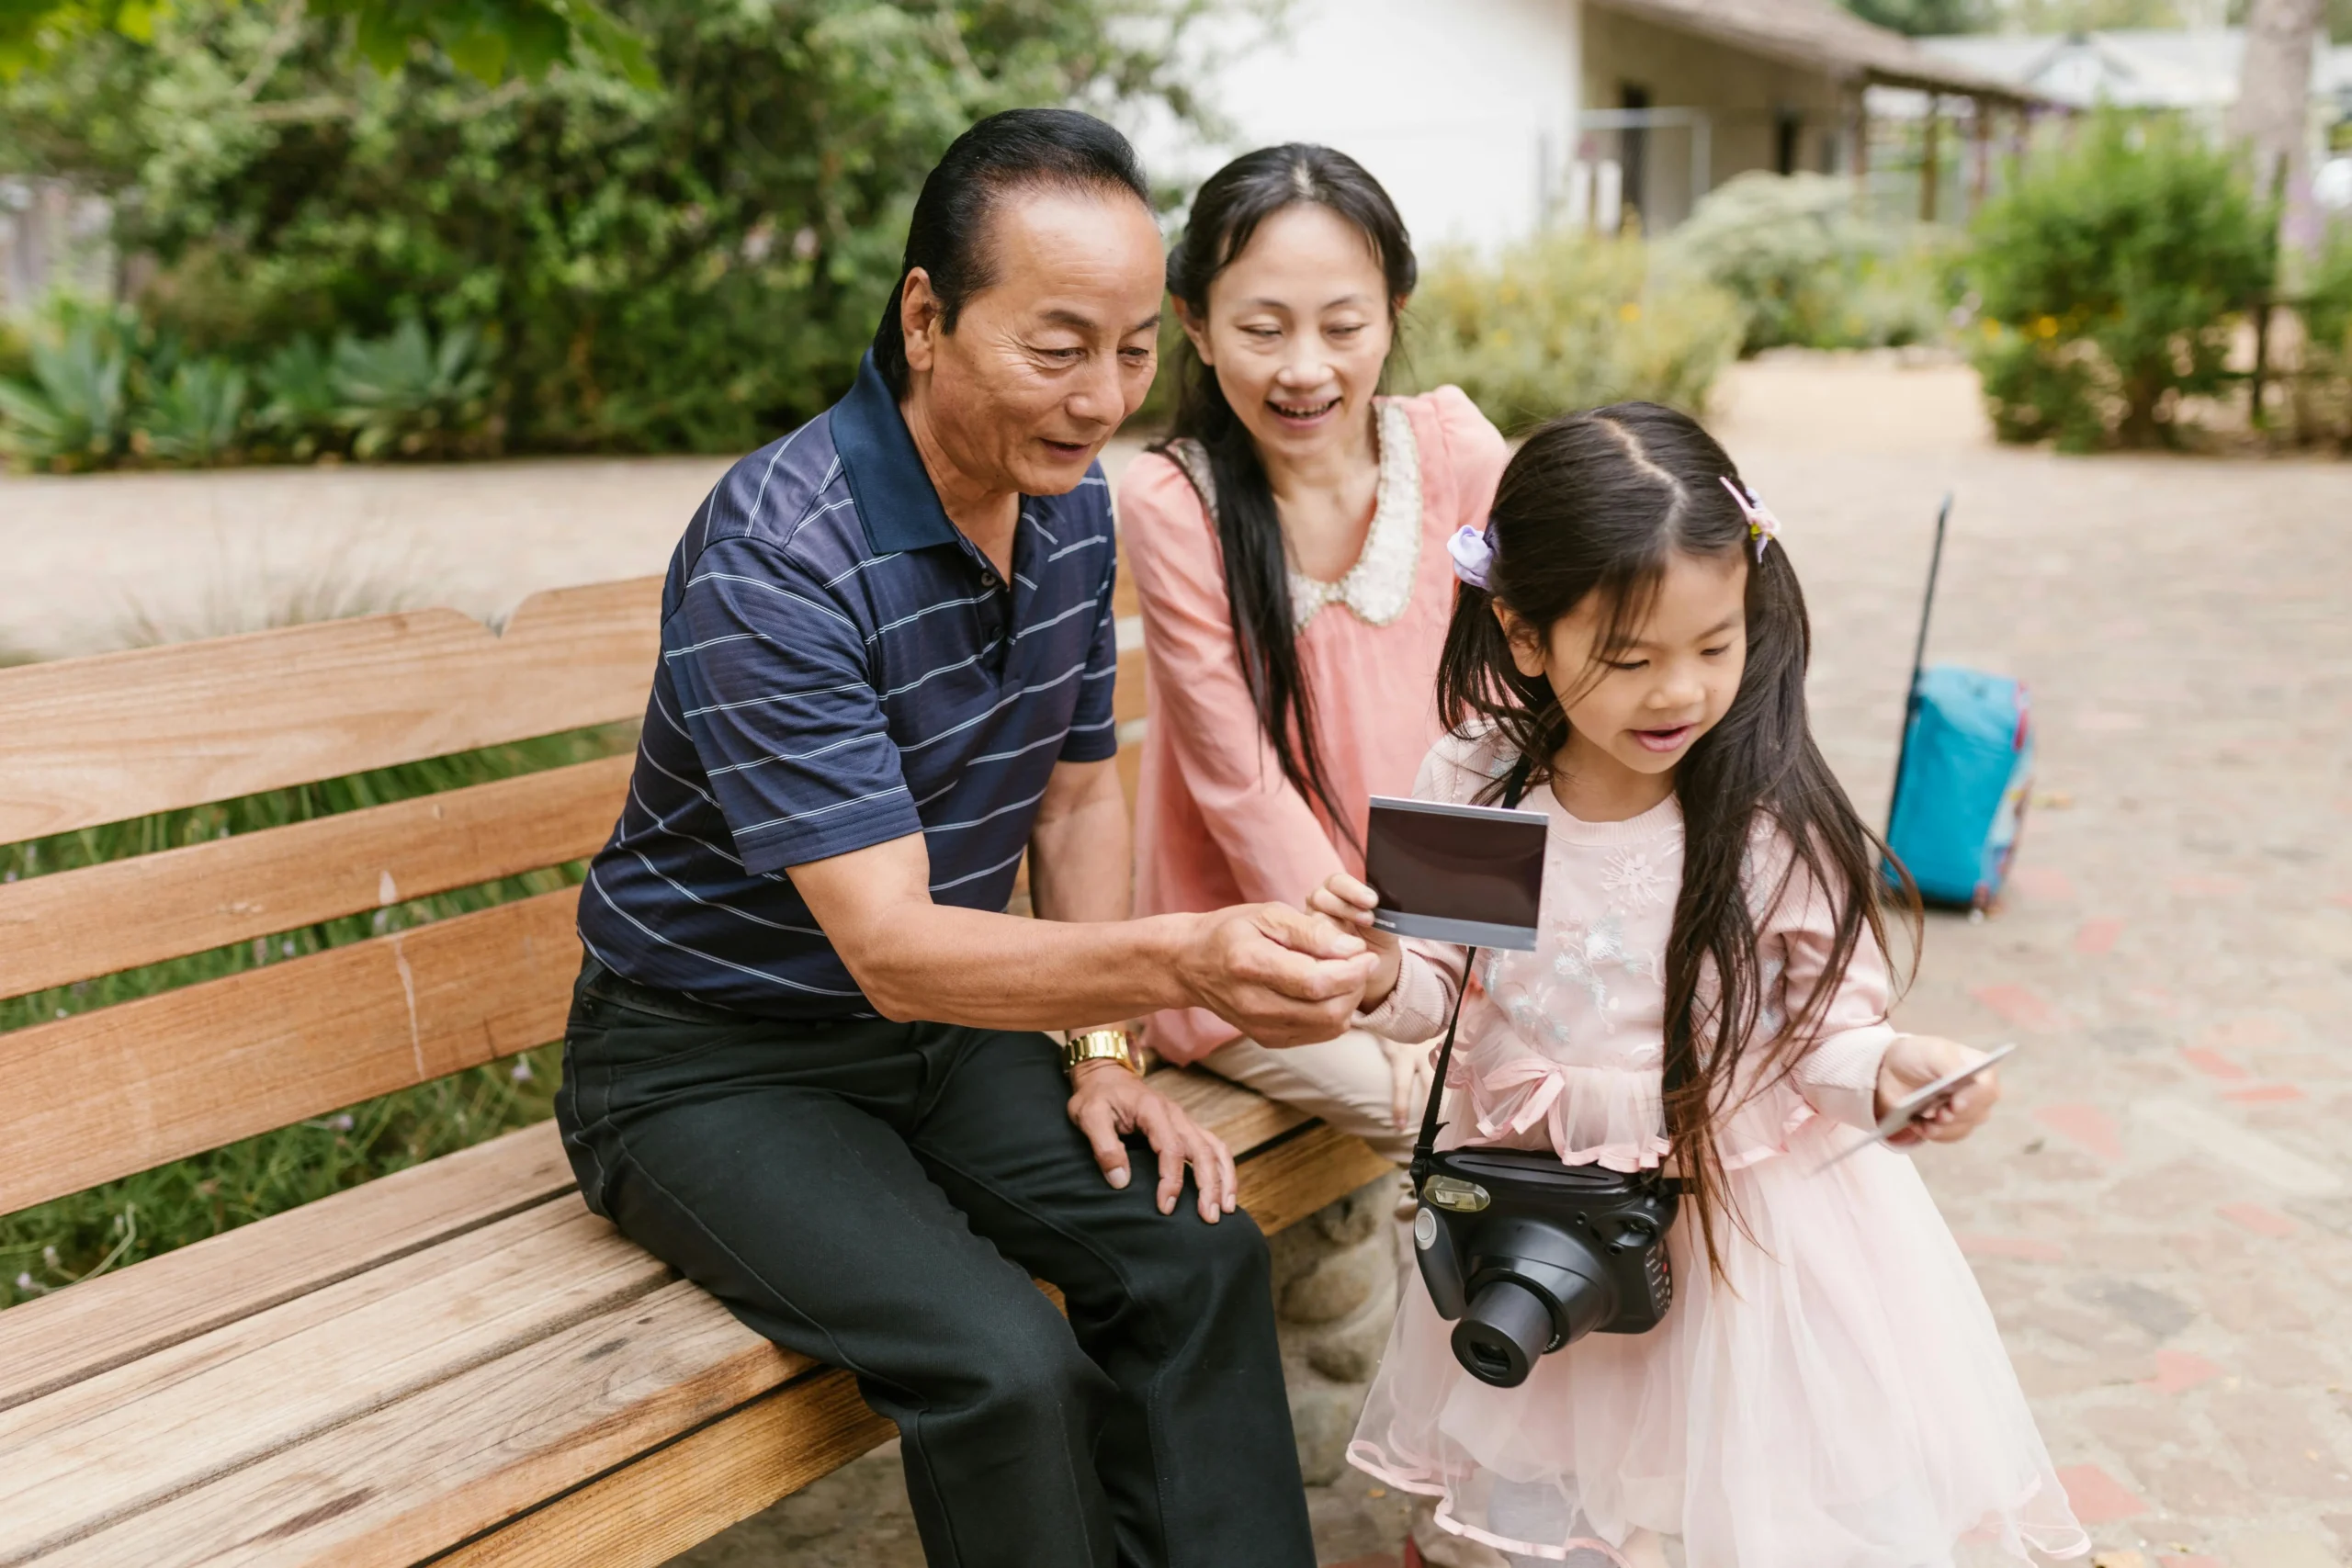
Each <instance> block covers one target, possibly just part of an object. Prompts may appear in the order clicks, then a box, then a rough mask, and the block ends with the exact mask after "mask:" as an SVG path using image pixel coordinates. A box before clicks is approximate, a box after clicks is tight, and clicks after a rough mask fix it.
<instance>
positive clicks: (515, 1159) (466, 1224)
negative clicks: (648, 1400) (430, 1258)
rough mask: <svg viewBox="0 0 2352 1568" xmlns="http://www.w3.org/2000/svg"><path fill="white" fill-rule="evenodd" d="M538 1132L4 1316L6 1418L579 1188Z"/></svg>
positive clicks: (0, 1387)
mask: <svg viewBox="0 0 2352 1568" xmlns="http://www.w3.org/2000/svg"><path fill="white" fill-rule="evenodd" d="M571 1185H572V1182H571V1163H570V1162H569V1161H568V1160H566V1159H565V1158H564V1154H563V1145H562V1144H561V1143H560V1141H559V1140H558V1139H557V1136H556V1129H555V1123H554V1122H539V1123H537V1124H536V1125H534V1126H529V1127H525V1128H522V1129H520V1130H518V1131H516V1132H513V1133H509V1134H505V1135H504V1136H503V1137H498V1138H492V1140H490V1141H489V1142H488V1143H485V1144H477V1145H474V1146H473V1147H472V1148H469V1149H462V1150H460V1151H458V1153H456V1154H453V1155H447V1156H443V1157H442V1158H439V1159H433V1160H427V1161H425V1162H424V1164H423V1165H418V1166H412V1167H410V1168H408V1169H406V1170H401V1171H395V1172H394V1173H392V1174H391V1175H390V1176H385V1177H380V1178H379V1179H376V1180H374V1181H370V1182H368V1183H367V1184H366V1185H365V1186H361V1187H355V1188H353V1189H351V1190H348V1191H345V1192H337V1193H335V1194H334V1195H333V1196H332V1197H327V1198H322V1199H320V1200H319V1201H317V1202H315V1203H305V1204H304V1205H302V1207H300V1208H299V1209H294V1210H290V1211H288V1213H283V1214H277V1215H274V1216H272V1217H271V1218H269V1219H267V1220H264V1221H262V1222H260V1223H259V1224H250V1225H245V1226H243V1227H241V1228H239V1229H237V1230H233V1231H230V1232H228V1233H226V1234H225V1235H216V1236H211V1237H209V1238H208V1239H206V1240H204V1241H199V1242H197V1243H196V1244H194V1245H193V1246H190V1247H181V1248H180V1249H179V1250H178V1251H176V1252H167V1253H165V1254H164V1256H162V1257H161V1258H150V1259H148V1260H147V1261H146V1262H144V1263H141V1264H139V1265H138V1266H137V1267H135V1268H131V1269H124V1270H122V1271H121V1272H119V1273H115V1274H106V1275H101V1276H100V1277H98V1278H97V1279H95V1280H85V1281H84V1282H82V1283H81V1284H78V1285H75V1286H74V1288H73V1289H71V1290H68V1291H60V1292H57V1293H56V1294H54V1295H50V1296H43V1297H41V1298H40V1299H39V1300H37V1301H31V1302H25V1303H19V1304H18V1305H17V1306H13V1307H10V1308H9V1309H8V1310H7V1311H6V1312H0V1411H6V1410H7V1409H8V1408H9V1407H10V1406H12V1405H17V1404H23V1403H24V1402H25V1401H27V1400H28V1399H36V1398H39V1397H40V1395H41V1394H44V1393H50V1392H51V1391H53V1390H56V1389H60V1388H64V1387H66V1386H68V1385H70V1384H74V1383H77V1382H81V1381H82V1380H84V1379H85V1378H91V1377H95V1376H96V1375H97V1374H98V1373H100V1372H103V1371H107V1370H108V1369H109V1368H113V1367H119V1366H121V1365H123V1364H124V1363H126V1362H128V1361H131V1360H134V1359H138V1358H140V1357H143V1356H152V1355H153V1354H154V1353H155V1352H157V1351H159V1350H162V1349H164V1348H166V1347H168V1346H173V1345H176V1344H179V1343H180V1342H181V1341H183V1340H187V1339H192V1338H194V1337H196V1336H198V1335H199V1334H204V1333H208V1332H209V1331H211V1330H213V1329H216V1328H219V1327H220V1326H221V1325H224V1324H229V1323H234V1322H236V1321H237V1320H238V1319H240V1318H243V1317H247V1316H250V1315H251V1314H254V1313H258V1312H266V1311H267V1310H268V1309H270V1308H271V1307H274V1306H276V1305H277V1304H278V1303H281V1302H287V1301H291V1300H293V1299H294V1298H296V1297H298V1296H301V1295H303V1294H305V1293H306V1292H313V1291H319V1290H322V1289H324V1288H325V1287H327V1286H329V1285H332V1284H334V1282H335V1281H337V1280H345V1279H349V1278H351V1277H352V1276H354V1275H356V1274H359V1273H361V1272H363V1271H365V1270H367V1269H373V1268H376V1267H377V1266H379V1265H380V1264H384V1263H389V1262H390V1261H392V1260H393V1259H394V1258H404V1257H406V1256H408V1255H409V1254H411V1253H413V1252H417V1251H420V1250H422V1249H423V1248H425V1247H432V1246H434V1245H435V1244H436V1243H439V1242H443V1241H447V1240H448V1239H450V1238H451V1237H453V1236H458V1235H464V1234H466V1233H467V1232H469V1231H471V1230H475V1229H478V1228H480V1227H481V1226H482V1225H486V1224H491V1223H492V1222H493V1221H497V1220H503V1219H504V1218H506V1217H507V1216H508V1215H510V1214H515V1213H521V1212H522V1211H523V1210H525V1209H528V1208H531V1207H533V1206H535V1205H537V1204H543V1203H545V1202H547V1201H548V1200H550V1199H553V1198H557V1197H560V1196H561V1195H562V1194H563V1193H565V1192H568V1191H570V1190H571Z"/></svg>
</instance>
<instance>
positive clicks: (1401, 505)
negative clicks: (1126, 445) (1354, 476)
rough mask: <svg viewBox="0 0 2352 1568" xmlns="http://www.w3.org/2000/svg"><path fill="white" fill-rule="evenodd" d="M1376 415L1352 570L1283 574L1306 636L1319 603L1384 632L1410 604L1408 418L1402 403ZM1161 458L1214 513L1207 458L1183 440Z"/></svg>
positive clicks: (1416, 502) (1414, 456)
mask: <svg viewBox="0 0 2352 1568" xmlns="http://www.w3.org/2000/svg"><path fill="white" fill-rule="evenodd" d="M1373 406H1374V408H1375V409H1377V410H1378V411H1379V421H1378V423H1377V425H1376V427H1375V428H1376V429H1377V430H1378V432H1379V445H1380V479H1379V485H1378V489H1377V491H1376V492H1375V493H1376V499H1375V501H1374V504H1373V510H1372V526H1371V528H1370V529H1369V530H1367V531H1366V532H1365V534H1364V538H1363V552H1362V553H1361V554H1359V555H1358V556H1357V557H1356V564H1355V565H1353V566H1351V567H1350V568H1349V569H1348V570H1347V572H1346V574H1345V575H1343V576H1342V577H1340V579H1339V581H1336V582H1327V581H1323V580H1322V579H1321V578H1317V577H1309V576H1307V575H1306V573H1305V572H1303V571H1300V570H1298V569H1297V568H1295V567H1294V568H1292V569H1291V573H1290V612H1291V626H1292V629H1293V630H1294V631H1305V630H1306V626H1307V623H1308V622H1310V621H1312V620H1314V619H1315V617H1316V615H1317V614H1318V613H1319V612H1320V611H1321V610H1322V608H1323V606H1324V605H1326V604H1345V605H1346V606H1347V607H1348V608H1349V609H1351V610H1352V611H1354V612H1355V614H1356V618H1357V619H1359V620H1361V621H1363V622H1364V623H1365V624H1366V625H1368V626H1387V625H1389V624H1390V623H1392V622H1394V621H1395V620H1396V619H1397V616H1399V615H1403V614H1404V613H1405V606H1406V605H1408V604H1411V603H1412V600H1413V578H1414V574H1415V573H1417V572H1418V571H1419V570H1420V565H1421V456H1420V448H1419V446H1417V445H1416V444H1415V442H1414V440H1413V416H1412V415H1411V414H1409V413H1408V412H1405V406H1404V404H1403V403H1402V402H1400V401H1398V400H1396V399H1393V398H1384V399H1382V400H1380V401H1378V402H1377V403H1375V404H1374V405H1373ZM1166 451H1167V453H1168V456H1169V457H1171V458H1173V459H1174V460H1175V463H1176V466H1177V467H1178V468H1182V470H1183V471H1184V477H1185V478H1186V479H1190V480H1192V482H1193V489H1194V490H1196V491H1200V495H1201V502H1202V504H1204V505H1205V506H1206V507H1207V508H1208V509H1209V511H1210V512H1211V513H1215V512H1216V479H1215V478H1214V477H1213V476H1212V475H1211V474H1210V472H1209V461H1208V454H1207V453H1206V452H1205V451H1204V450H1203V449H1202V447H1201V444H1200V443H1199V442H1197V441H1193V440H1191V439H1189V438H1187V439H1184V440H1179V441H1171V442H1170V443H1169V444H1168V446H1167V448H1166Z"/></svg>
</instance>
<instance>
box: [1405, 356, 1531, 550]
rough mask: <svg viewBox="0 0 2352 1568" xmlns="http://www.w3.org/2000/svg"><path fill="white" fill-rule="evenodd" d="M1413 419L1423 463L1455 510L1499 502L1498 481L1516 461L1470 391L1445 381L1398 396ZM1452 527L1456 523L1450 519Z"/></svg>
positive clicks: (1476, 510) (1467, 510) (1478, 510)
mask: <svg viewBox="0 0 2352 1568" xmlns="http://www.w3.org/2000/svg"><path fill="white" fill-rule="evenodd" d="M1396 401H1397V403H1398V404H1399V405H1400V406H1401V407H1403V408H1404V410H1405V412H1407V413H1408V414H1409V415H1410V416H1411V418H1412V421H1413V436H1414V443H1415V445H1416V446H1419V447H1420V449H1421V453H1420V456H1421V466H1422V468H1423V469H1424V470H1425V471H1427V472H1428V474H1429V476H1430V479H1431V480H1432V481H1435V482H1436V483H1438V484H1442V485H1443V486H1445V487H1446V488H1445V489H1444V490H1437V491H1433V492H1432V493H1434V494H1437V495H1440V496H1443V495H1445V494H1447V493H1448V492H1449V491H1450V492H1451V494H1452V497H1453V503H1454V505H1453V510H1455V511H1459V512H1461V513H1464V517H1463V518H1461V519H1457V520H1455V521H1468V520H1469V518H1468V515H1467V514H1468V513H1483V512H1485V511H1486V510H1487V508H1488V507H1489V506H1491V505H1492V504H1493V501H1494V491H1495V481H1496V480H1497V479H1499V478H1500V477H1501V474H1502V470H1503V465H1504V464H1505V463H1507V462H1509V461H1510V443H1508V442H1506V441H1505V440H1504V439H1503V433H1502V432H1501V431H1499V430H1497V429H1496V428H1495V426H1494V423H1493V422H1492V421H1490V420H1488V419H1487V416H1486V415H1485V414H1483V413H1481V412H1478V405H1477V404H1476V403H1474V402H1472V401H1471V400H1470V396H1469V394H1468V393H1466V392H1464V390H1463V389H1461V388H1459V387H1456V386H1452V385H1448V386H1443V387H1437V388H1433V389H1430V390H1429V391H1426V392H1420V393H1417V394H1415V395H1414V396H1412V397H1409V398H1398V399H1397V400H1396ZM1452 526H1453V522H1451V521H1449V522H1448V523H1447V527H1448V529H1449V531H1450V530H1451V528H1452Z"/></svg>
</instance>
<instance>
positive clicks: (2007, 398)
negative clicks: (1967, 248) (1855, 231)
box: [1971, 115, 2274, 446]
mask: <svg viewBox="0 0 2352 1568" xmlns="http://www.w3.org/2000/svg"><path fill="white" fill-rule="evenodd" d="M2273 231H2274V225H2273V221H2272V214H2271V213H2270V211H2269V210H2268V209H2267V207H2266V206H2265V205H2264V204H2263V203H2262V202H2260V201H2258V200H2256V197H2255V196H2254V194H2253V192H2252V190H2251V189H2250V188H2249V186H2248V184H2247V181H2246V178H2245V175H2244V173H2243V171H2242V170H2241V168H2240V166H2239V164H2238V163H2237V161H2236V159H2235V157H2234V156H2233V154H2232V153H2231V152H2229V151H2227V150H2226V149H2224V148H2222V147H2219V146H2215V145H2212V144H2211V143H2209V142H2208V141H2206V140H2205V139H2204V138H2202V137H2201V136H2200V135H2199V134H2198V133H2197V132H2196V131H2195V130H2192V129H2190V128H2188V127H2185V126H2182V125H2179V124H2176V123H2173V122H2169V121H2162V120H2127V119H2124V118H2121V117H2120V116H2112V115H2102V116H2100V117H2098V118H2096V119H2094V120H2092V121H2091V122H2090V123H2089V124H2088V125H2086V126H2085V127H2083V128H2082V129H2081V130H2080V131H2079V132H2078V133H2077V136H2076V138H2075V141H2074V142H2073V144H2072V145H2070V146H2065V147H2062V148H2058V149H2055V150H2053V151H2052V152H2048V153H2046V154H2045V155H2043V156H2042V157H2041V158H2039V159H2037V160H2036V161H2035V162H2033V163H2032V164H2030V165H2029V166H2028V167H2027V168H2026V170H2025V171H2024V173H2023V175H2022V176H2021V177H2020V178H2019V179H2018V182H2017V183H2016V184H2015V185H2014V186H2012V187H2011V188H2010V189H2009V190H2007V192H2005V193H2003V194H2002V195H2001V196H1999V197H1996V198H1995V199H1994V200H1993V201H1991V202H1989V203H1988V204H1986V206H1985V209H1984V210H1983V211H1982V212H1981V213H1980V214H1979V215H1978V217H1977V220H1976V224H1975V241H1976V248H1975V252H1974V254H1973V260H1972V263H1971V270H1972V274H1973V280H1974V282H1975V285H1976V288H1977V290H1978V292H1979V294H1980V296H1981V298H1982V299H1983V308H1984V312H1985V317H1986V319H1987V321H1989V322H1990V323H1992V324H1991V325H1990V327H1989V328H1988V329H1987V331H1986V332H1985V335H1984V338H1983V345H1982V346H1981V347H1980V348H1979V350H1978V361H1979V365H1980V367H1981V368H1983V370H1984V371H1985V378H1986V389H1987V397H1988V399H1989V400H1991V401H1992V403H1993V418H1994V422H1995V423H1996V426H1997V427H2002V428H2006V429H2007V430H2010V431H2014V432H2017V433H2018V434H2019V436H2021V437H2022V436H2024V435H2026V434H2027V433H2029V432H2031V433H2038V434H2036V435H2035V437H2034V438H2038V435H2039V434H2063V435H2064V437H2065V438H2066V439H2067V441H2068V444H2069V445H2071V446H2097V445H2102V444H2105V443H2109V442H2113V443H2118V444H2120V445H2123V446H2154V445H2159V444H2165V443H2169V442H2170V441H2172V440H2173V439H2174V438H2175V434H2176V432H2175V429H2174V422H2175V417H2176V414H2177V405H2178V403H2179V400H2180V399H2182V398H2183V397H2188V396H2195V395H2202V394H2211V393H2212V392H2215V391H2218V390H2219V389H2222V387H2223V386H2224V385H2225V384H2226V382H2227V379H2228V378H2227V376H2226V374H2225V371H2224V360H2225V357H2226V355H2227V354H2228V351H2229V347H2230V338H2231V332H2232V329H2233V326H2234V325H2235V324H2236V323H2237V322H2238V321H2240V320H2241V319H2242V313H2243V311H2244V310H2245V307H2246V306H2247V305H2248V304H2250V303H2252V301H2253V300H2254V299H2256V297H2257V296H2258V295H2260V294H2261V293H2262V292H2263V291H2264V290H2265V289H2267V288H2269V286H2270V282H2271V276H2272V266H2273V245H2272V238H2271V237H2272V233H2273ZM2027 358H2031V359H2033V360H2034V361H2036V363H2035V364H2034V365H2033V366H2032V367H2030V368H2029V367H2025V365H2024V364H2023V361H2024V360H2025V359H2027ZM1996 387H1997V390H1996Z"/></svg>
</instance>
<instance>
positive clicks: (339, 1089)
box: [0, 888, 580, 1213]
mask: <svg viewBox="0 0 2352 1568" xmlns="http://www.w3.org/2000/svg"><path fill="white" fill-rule="evenodd" d="M578 899H579V895H578V889H576V888H564V889H561V890H560V891H558V892H554V893H544V894H541V895H539V896H537V897H532V898H521V899H517V900H515V901H514V902H513V903H508V904H502V905H499V906H498V907H496V908H490V909H484V910H481V911H479V912H477V913H475V914H470V915H458V916H455V917H452V918H451V919H446V920H437V921H435V922H434V923H433V924H431V925H425V926H419V927H416V928H415V929H413V930H412V931H401V932H395V933H393V934H392V935H390V936H383V937H377V938H373V939H371V940H369V941H367V942H353V943H351V944H349V945H347V946H345V947H338V948H334V949H331V950H330V951H328V952H325V953H315V954H312V955H311V956H310V957H306V958H297V959H290V960H288V961H287V962H285V963H282V964H269V965H266V966H265V967H262V968H258V969H248V970H245V971H243V973H241V974H236V975H231V976H224V977H223V978H220V979H218V980H209V981H206V982H205V983H203V984H202V985H197V986H189V987H185V988H183V989H180V990H176V991H167V992H165V993H164V994H163V995H161V996H154V997H147V998H141V999H140V1000H138V1001H130V1002H122V1003H119V1004H118V1005H116V1006H113V1007H108V1008H101V1009H98V1010H96V1011H93V1012H86V1013H82V1014H79V1015H78V1016H75V1017H73V1018H67V1019H61V1020H59V1021H55V1022H53V1023H42V1024H36V1025H34V1026H33V1027H31V1028H28V1029H19V1030H14V1031H11V1032H8V1033H6V1034H0V1105H6V1106H7V1107H9V1117H10V1127H9V1134H10V1136H11V1137H12V1138H14V1139H16V1140H17V1147H19V1148H24V1149H37V1150H39V1151H40V1157H39V1158H38V1159H12V1160H7V1161H4V1162H0V1213H10V1212H12V1211H15V1210H17V1209H21V1208H24V1207H26V1206H27V1205H28V1204H32V1203H38V1202H40V1201H43V1200H45V1199H49V1198H55V1197H59V1196H61V1195H62V1194H64V1193H68V1192H78V1191H80V1190H83V1189H84V1188H85V1187H93V1186H96V1184H98V1183H99V1182H102V1181H108V1180H112V1179H114V1178H116V1177H119V1176H126V1175H129V1174H130V1172H132V1171H136V1170H144V1169H146V1168H149V1167H151V1166H154V1165H159V1164H161V1163H162V1162H164V1160H168V1159H176V1158H179V1157H181V1156H186V1155H192V1154H197V1153H199V1152H201V1151H202V1150H205V1149H210V1148H217V1147H219V1146H220V1145H222V1144H226V1143H231V1142H232V1141H234V1140H236V1139H238V1138H242V1137H246V1136H249V1135H251V1134H255V1133H260V1132H264V1131H266V1130H268V1129H270V1128H273V1127H283V1126H285V1125H287V1124H288V1123H289V1122H297V1121H300V1119H301V1118H303V1117H305V1116H315V1115H317V1114H319V1113H320V1112H322V1111H332V1110H334V1108H335V1107H337V1106H341V1105H351V1104H356V1103H357V1102H358V1101H360V1100H368V1099H371V1098H373V1097H375V1096H377V1095H379V1094H386V1093H389V1092H390V1091H391V1090H393V1089H406V1088H409V1087H411V1086H412V1085H415V1084H422V1083H427V1082H430V1081H431V1080H433V1079H435V1078H437V1077H443V1076H445V1075H447V1074H449V1073H453V1072H456V1071H458V1069H459V1068H461V1067H469V1066H477V1065H479V1064H481V1063H483V1062H487V1061H492V1060H494V1059H495V1058H497V1057H500V1056H503V1055H511V1054H513V1053H514V1052H516V1051H521V1050H525V1049H526V1048H528V1047H530V1046H533V1045H540V1044H544V1043H547V1042H548V1041H550V1040H554V1039H556V1038H558V1037H559V1036H560V1035H561V1034H562V1032H563V1020H564V1012H565V1009H566V1006H567V1004H568V997H569V992H570V987H571V980H572V977H573V976H574V975H575V974H576V973H577V972H578V969H579V964H580V942H579V939H578V938H577V937H576V936H575V935H573V932H572V916H573V911H574V910H575V909H576V908H577V907H578Z"/></svg>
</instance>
